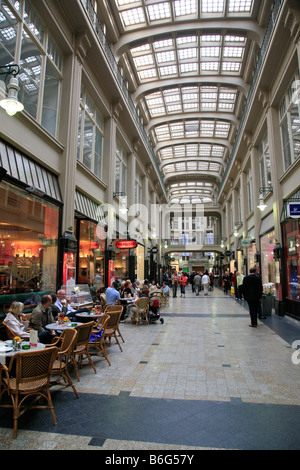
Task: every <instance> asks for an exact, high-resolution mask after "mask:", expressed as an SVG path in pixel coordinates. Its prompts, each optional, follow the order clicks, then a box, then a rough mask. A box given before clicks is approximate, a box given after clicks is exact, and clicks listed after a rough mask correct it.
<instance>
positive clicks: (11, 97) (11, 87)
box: [0, 64, 24, 116]
mask: <svg viewBox="0 0 300 470" xmlns="http://www.w3.org/2000/svg"><path fill="white" fill-rule="evenodd" d="M1 69H4V70H5V71H4V72H2V71H0V75H6V78H7V77H8V76H9V75H12V76H11V78H10V80H9V83H8V85H6V88H7V90H8V92H7V98H4V99H2V100H1V101H0V106H1V107H2V108H3V109H5V111H6V112H7V114H9V116H14V115H15V114H16V113H17V112H19V111H23V109H24V106H23V104H22V103H20V101H18V91H19V90H20V87H19V81H18V79H17V77H16V75H18V73H19V72H20V68H19V66H18V65H17V64H9V65H0V70H1ZM0 88H2V90H3V91H4V92H5V91H6V90H5V82H4V81H3V80H1V81H0Z"/></svg>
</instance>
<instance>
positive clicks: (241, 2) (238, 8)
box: [228, 0, 252, 13]
mask: <svg viewBox="0 0 300 470" xmlns="http://www.w3.org/2000/svg"><path fill="white" fill-rule="evenodd" d="M251 7H252V0H229V3H228V11H229V12H230V13H232V12H234V13H242V12H250V11H251Z"/></svg>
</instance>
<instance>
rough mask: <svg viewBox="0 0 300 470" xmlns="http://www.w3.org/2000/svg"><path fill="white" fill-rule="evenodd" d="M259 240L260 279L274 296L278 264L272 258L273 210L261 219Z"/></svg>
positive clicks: (273, 241)
mask: <svg viewBox="0 0 300 470" xmlns="http://www.w3.org/2000/svg"><path fill="white" fill-rule="evenodd" d="M259 241H260V268H261V271H260V272H261V279H262V283H263V285H264V286H266V285H269V286H270V287H269V288H270V290H271V292H272V294H273V295H275V297H276V298H277V297H278V275H276V269H277V273H278V266H277V265H276V262H275V259H274V247H275V245H276V241H275V231H274V216H273V212H271V213H270V214H268V215H267V216H266V217H265V218H264V219H262V221H261V227H260V232H259Z"/></svg>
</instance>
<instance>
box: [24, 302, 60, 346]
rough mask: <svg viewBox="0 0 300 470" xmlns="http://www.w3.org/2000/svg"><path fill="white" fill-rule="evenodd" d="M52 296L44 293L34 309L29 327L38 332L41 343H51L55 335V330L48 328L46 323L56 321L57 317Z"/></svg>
mask: <svg viewBox="0 0 300 470" xmlns="http://www.w3.org/2000/svg"><path fill="white" fill-rule="evenodd" d="M51 304H52V297H51V295H49V294H45V295H43V297H42V298H41V302H40V303H39V304H38V306H37V307H35V309H34V310H32V313H31V316H30V320H29V328H33V329H34V330H36V331H37V332H38V338H39V340H40V342H41V343H44V344H50V343H51V341H52V339H53V337H54V336H55V332H54V331H49V330H47V329H46V325H49V324H50V323H54V322H55V319H54V317H53V315H52V309H51Z"/></svg>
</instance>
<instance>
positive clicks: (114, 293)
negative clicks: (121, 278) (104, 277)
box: [105, 281, 121, 305]
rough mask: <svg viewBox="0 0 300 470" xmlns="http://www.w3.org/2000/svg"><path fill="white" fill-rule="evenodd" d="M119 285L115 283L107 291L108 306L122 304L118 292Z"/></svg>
mask: <svg viewBox="0 0 300 470" xmlns="http://www.w3.org/2000/svg"><path fill="white" fill-rule="evenodd" d="M118 287H119V284H118V283H117V282H116V281H114V282H113V283H112V285H111V287H108V288H107V289H106V291H105V298H106V305H116V304H120V303H121V301H120V298H121V296H120V292H119V291H118V290H117V289H118Z"/></svg>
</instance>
